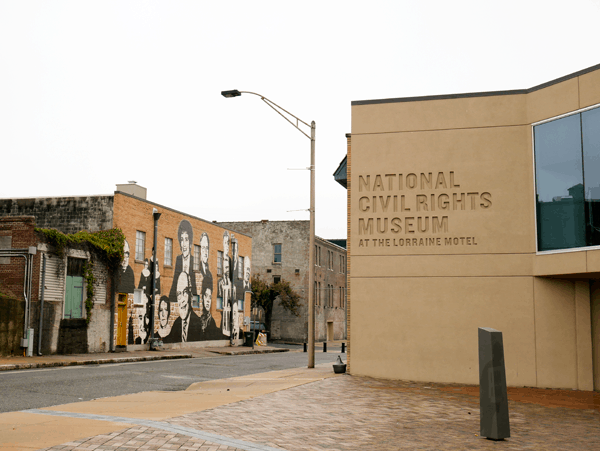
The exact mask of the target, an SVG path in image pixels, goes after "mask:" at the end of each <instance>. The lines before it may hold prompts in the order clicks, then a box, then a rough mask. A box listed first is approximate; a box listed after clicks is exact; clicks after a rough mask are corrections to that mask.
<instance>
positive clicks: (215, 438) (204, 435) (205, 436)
mask: <svg viewBox="0 0 600 451" xmlns="http://www.w3.org/2000/svg"><path fill="white" fill-rule="evenodd" d="M21 412H24V413H37V414H41V415H52V416H58V417H69V418H83V419H88V420H98V421H112V422H114V423H127V424H135V425H138V426H146V427H151V428H155V429H162V430H164V431H167V432H172V433H175V434H182V435H185V436H188V437H193V438H199V439H201V440H206V441H209V442H213V443H218V444H219V445H225V446H231V447H233V448H239V449H243V450H245V451H282V449H283V448H271V447H269V446H264V445H260V444H258V443H251V442H244V441H242V440H236V439H233V438H230V437H225V436H223V435H217V434H211V433H210V432H204V431H200V430H198V429H193V428H188V427H185V426H177V425H173V424H170V423H166V422H164V421H152V420H142V419H138V418H125V417H113V416H110V415H94V414H88V413H73V412H61V411H56V410H41V409H28V410H22V411H21Z"/></svg>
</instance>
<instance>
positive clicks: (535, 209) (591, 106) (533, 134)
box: [531, 103, 600, 255]
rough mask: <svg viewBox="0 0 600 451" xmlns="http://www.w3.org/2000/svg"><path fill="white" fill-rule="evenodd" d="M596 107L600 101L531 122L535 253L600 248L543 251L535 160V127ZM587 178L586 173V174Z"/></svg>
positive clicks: (568, 250)
mask: <svg viewBox="0 0 600 451" xmlns="http://www.w3.org/2000/svg"><path fill="white" fill-rule="evenodd" d="M596 108H600V103H597V104H594V105H590V106H587V107H585V108H579V109H577V110H573V111H569V112H568V113H564V114H559V115H558V116H553V117H550V118H547V119H544V120H541V121H537V122H533V123H532V124H531V145H532V152H531V158H532V169H533V190H534V191H533V214H534V218H535V221H534V239H535V253H536V255H551V254H563V253H567V252H585V251H591V250H598V249H600V245H597V246H582V247H571V248H568V249H551V250H547V251H541V250H540V249H539V237H538V212H537V167H536V162H535V155H536V153H535V127H537V126H538V125H543V124H546V123H548V122H553V121H557V120H559V119H564V118H566V117H569V116H574V115H576V114H582V113H585V112H586V111H589V110H594V109H596ZM582 159H583V149H582ZM584 179H585V175H584Z"/></svg>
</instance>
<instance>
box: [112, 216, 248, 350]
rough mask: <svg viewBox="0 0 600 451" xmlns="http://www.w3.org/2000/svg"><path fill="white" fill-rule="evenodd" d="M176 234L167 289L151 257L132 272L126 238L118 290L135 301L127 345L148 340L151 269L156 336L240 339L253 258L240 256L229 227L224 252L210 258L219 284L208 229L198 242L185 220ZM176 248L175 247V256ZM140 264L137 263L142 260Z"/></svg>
mask: <svg viewBox="0 0 600 451" xmlns="http://www.w3.org/2000/svg"><path fill="white" fill-rule="evenodd" d="M167 236H168V235H167ZM176 236H177V241H178V245H179V246H178V247H179V249H178V255H177V256H176V257H175V259H174V266H173V268H174V269H173V280H172V283H171V286H170V287H169V291H168V292H166V288H167V287H164V286H161V279H160V269H159V264H158V262H154V261H153V258H152V257H151V258H149V259H145V261H144V267H143V269H142V270H141V272H140V274H139V275H138V274H134V271H133V269H132V267H131V266H130V264H129V259H130V245H129V243H128V242H127V241H125V245H124V253H125V257H124V259H123V262H122V265H121V268H120V278H119V283H118V292H119V293H127V294H128V300H129V305H131V307H130V308H129V320H128V328H127V331H128V333H127V335H128V339H127V342H128V344H145V343H148V340H149V338H150V335H151V333H150V332H151V331H150V328H151V327H152V326H151V325H152V321H151V303H152V273H153V271H155V272H156V284H155V292H154V293H155V303H156V304H155V310H156V312H155V321H154V327H155V330H154V337H155V338H160V339H161V340H162V341H163V343H181V342H193V341H202V340H230V341H231V342H232V343H235V341H236V340H237V339H238V338H241V337H242V328H243V320H244V311H243V310H244V299H245V293H246V292H248V291H250V272H251V268H250V258H249V257H244V258H240V256H239V252H238V242H237V240H236V239H235V236H234V235H233V234H230V233H229V232H227V231H225V233H224V234H223V250H222V251H220V252H222V254H221V256H222V258H219V259H218V260H217V261H215V262H212V263H213V264H214V265H215V266H214V267H213V268H212V269H213V270H214V273H215V274H217V276H218V280H217V281H216V283H215V279H214V278H213V270H211V265H210V262H209V255H210V238H209V235H208V233H206V232H203V233H201V234H200V237H199V239H198V238H197V242H195V241H194V230H193V227H192V225H191V223H190V222H189V221H188V220H185V219H184V220H182V221H181V222H180V223H179V227H178V230H177V235H176ZM194 245H197V246H198V245H199V250H200V252H199V255H198V248H196V255H194V252H193V249H194ZM176 246H177V245H174V246H173V247H174V249H173V253H174V254H175V253H176V249H175V247H176ZM230 250H231V252H230ZM198 256H199V260H200V261H199V262H198V261H196V262H195V261H194V258H195V257H196V258H198ZM136 263H138V265H139V263H140V262H139V261H138V262H136ZM217 266H219V267H217ZM138 267H139V266H138ZM136 276H137V277H136ZM135 280H137V281H138V282H137V284H136V283H135ZM167 283H168V280H167ZM163 285H164V284H163ZM136 288H137V289H136Z"/></svg>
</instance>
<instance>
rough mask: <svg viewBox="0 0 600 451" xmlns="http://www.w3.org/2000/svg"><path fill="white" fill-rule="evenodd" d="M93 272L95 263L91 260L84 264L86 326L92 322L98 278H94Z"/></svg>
mask: <svg viewBox="0 0 600 451" xmlns="http://www.w3.org/2000/svg"><path fill="white" fill-rule="evenodd" d="M93 270H94V263H93V262H92V261H91V260H90V261H87V262H86V263H84V265H83V278H84V279H85V283H86V293H87V296H86V298H85V313H86V318H85V322H86V324H89V323H90V321H91V320H92V309H93V308H94V283H96V278H95V277H94V271H93Z"/></svg>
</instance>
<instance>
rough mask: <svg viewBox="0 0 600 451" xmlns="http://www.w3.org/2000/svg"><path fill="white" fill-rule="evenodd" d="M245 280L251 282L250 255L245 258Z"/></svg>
mask: <svg viewBox="0 0 600 451" xmlns="http://www.w3.org/2000/svg"><path fill="white" fill-rule="evenodd" d="M244 282H246V284H248V283H249V282H250V257H246V258H244Z"/></svg>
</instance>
